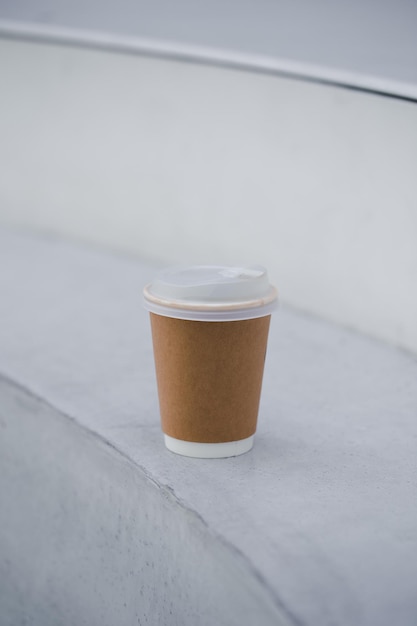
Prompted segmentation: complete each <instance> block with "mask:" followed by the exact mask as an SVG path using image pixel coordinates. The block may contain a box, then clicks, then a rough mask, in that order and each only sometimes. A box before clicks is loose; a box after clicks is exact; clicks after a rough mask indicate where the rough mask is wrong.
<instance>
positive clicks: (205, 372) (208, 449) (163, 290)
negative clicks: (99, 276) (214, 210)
mask: <svg viewBox="0 0 417 626" xmlns="http://www.w3.org/2000/svg"><path fill="white" fill-rule="evenodd" d="M144 298H145V307H146V308H147V309H148V311H149V312H150V319H151V328H152V339H153V347H154V357H155V369H156V377H157V383H158V395H159V406H160V413H161V424H162V430H163V432H164V437H165V445H166V447H167V448H168V449H169V450H171V451H172V452H176V453H177V454H182V455H185V456H192V457H200V458H219V457H228V456H236V455H239V454H243V453H244V452H247V451H248V450H250V449H251V448H252V445H253V439H254V434H255V431H256V424H257V418H258V409H259V400H260V394H261V387H262V377H263V370H264V362H265V355H266V347H267V340H268V331H269V324H270V319H271V313H272V311H273V310H274V309H275V308H276V306H277V291H276V289H275V287H272V286H271V285H270V284H269V282H268V277H267V273H266V270H265V269H264V268H262V267H259V266H255V267H250V268H237V267H223V266H191V267H175V268H171V269H167V270H164V271H163V272H161V273H160V274H159V275H158V276H157V277H156V278H155V280H154V282H153V283H151V284H150V285H148V286H147V287H145V289H144Z"/></svg>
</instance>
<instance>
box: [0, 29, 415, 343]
mask: <svg viewBox="0 0 417 626" xmlns="http://www.w3.org/2000/svg"><path fill="white" fill-rule="evenodd" d="M0 75H1V77H2V97H1V103H0V109H1V115H0V172H1V175H0V222H3V223H11V224H23V225H25V226H28V227H31V228H37V229H39V230H46V231H48V232H56V233H59V234H62V235H64V236H65V237H74V238H76V239H83V240H86V241H92V242H94V243H99V244H101V245H103V244H104V245H106V246H109V247H113V248H115V249H120V250H125V251H129V252H134V253H137V254H143V255H145V256H146V257H148V258H154V259H158V260H162V261H163V260H165V261H166V262H168V263H170V262H172V261H174V262H179V263H181V262H185V263H188V262H189V260H190V259H193V262H197V263H201V262H203V263H204V262H206V263H232V264H235V263H239V264H243V265H245V264H250V263H254V262H260V263H262V264H264V265H266V266H267V267H268V268H269V270H270V274H271V276H272V278H273V279H274V281H275V282H277V284H279V285H281V286H282V287H281V298H282V300H283V301H284V302H287V303H289V304H290V305H293V306H296V307H298V308H300V309H303V310H306V311H309V312H312V313H316V314H318V315H321V316H323V317H326V318H327V319H330V320H332V321H336V322H339V323H342V324H346V325H348V326H350V327H353V328H357V329H359V330H361V331H364V332H366V333H368V334H372V335H374V336H376V337H379V338H382V339H385V340H388V341H390V342H392V343H393V344H395V345H398V346H401V347H404V348H406V349H409V350H413V351H415V352H417V324H416V323H415V320H416V319H417V291H416V289H415V285H416V283H417V246H416V240H417V177H416V172H415V170H416V168H415V164H416V163H417V104H416V103H413V102H405V101H402V100H398V99H394V98H386V97H380V96H377V95H375V94H369V93H362V92H359V91H353V90H347V89H341V88H339V87H335V86H325V85H322V84H317V83H309V82H305V81H301V80H291V79H289V78H288V77H287V78H286V77H284V76H273V75H266V74H259V73H255V72H252V71H238V70H236V69H230V68H229V69H227V68H224V67H223V68H220V67H213V66H208V65H199V64H193V63H187V62H178V61H175V60H172V59H171V60H168V59H161V58H159V59H156V58H151V57H149V56H146V55H142V56H140V55H136V56H135V55H131V54H127V53H123V54H121V53H120V52H118V53H116V52H115V51H112V52H109V51H107V52H105V51H103V50H96V49H85V48H78V47H71V46H64V45H52V44H46V43H45V42H43V43H40V42H37V43H34V42H27V41H18V40H10V39H2V38H1V37H0ZM23 181H24V182H23Z"/></svg>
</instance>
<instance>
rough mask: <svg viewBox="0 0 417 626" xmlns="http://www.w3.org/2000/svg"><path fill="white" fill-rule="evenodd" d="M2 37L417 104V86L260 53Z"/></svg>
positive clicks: (47, 34) (12, 26)
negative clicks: (228, 70)
mask: <svg viewBox="0 0 417 626" xmlns="http://www.w3.org/2000/svg"><path fill="white" fill-rule="evenodd" d="M0 36H1V37H4V38H10V39H17V40H21V41H32V42H39V43H44V44H45V43H51V44H60V45H65V46H76V47H81V48H92V49H97V50H103V51H106V52H116V53H117V52H121V53H124V54H138V55H141V56H145V57H153V58H162V59H169V60H173V61H184V62H188V63H199V64H207V65H212V66H217V67H223V68H231V69H236V70H243V71H249V72H255V73H260V74H271V75H276V76H282V77H284V78H296V79H298V80H303V81H307V82H313V83H321V84H324V85H332V86H336V87H342V88H348V89H357V90H359V91H362V92H365V93H373V94H377V95H381V96H389V97H392V98H398V99H400V100H409V101H411V102H416V101H417V84H416V82H413V81H410V82H405V81H400V80H396V79H395V78H387V77H384V76H383V75H372V74H367V73H363V72H358V71H356V72H355V71H349V70H348V69H343V68H340V67H339V68H337V67H332V66H331V64H330V65H324V64H323V65H318V64H314V63H311V62H308V61H297V60H294V59H290V58H285V57H274V56H267V55H265V54H264V55H262V54H259V53H258V54H257V53H254V52H251V53H248V52H242V51H236V50H228V49H226V48H219V47H209V46H205V45H201V44H191V43H186V42H181V41H169V40H165V39H157V38H147V37H141V36H135V37H133V36H129V35H120V34H115V33H111V32H100V31H95V30H86V29H77V28H65V27H62V26H57V25H49V24H36V23H25V22H17V21H16V22H15V21H8V20H0Z"/></svg>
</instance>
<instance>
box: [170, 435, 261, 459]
mask: <svg viewBox="0 0 417 626" xmlns="http://www.w3.org/2000/svg"><path fill="white" fill-rule="evenodd" d="M164 438H165V445H166V447H167V448H168V450H170V451H171V452H175V454H181V455H182V456H191V457H194V458H198V459H221V458H225V457H228V456H238V455H239V454H245V452H249V450H250V449H251V448H252V446H253V439H254V435H251V436H250V437H247V438H246V439H240V440H239V441H225V442H224V443H196V442H194V441H183V440H182V439H174V437H170V436H169V435H165V434H164Z"/></svg>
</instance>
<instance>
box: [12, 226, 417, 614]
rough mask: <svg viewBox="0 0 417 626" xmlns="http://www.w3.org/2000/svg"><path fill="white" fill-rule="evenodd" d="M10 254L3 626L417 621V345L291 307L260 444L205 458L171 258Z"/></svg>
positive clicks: (276, 343)
mask: <svg viewBox="0 0 417 626" xmlns="http://www.w3.org/2000/svg"><path fill="white" fill-rule="evenodd" d="M0 257H1V258H0V293H1V296H2V299H1V308H0V315H1V325H0V345H1V351H0V372H2V377H1V379H0V447H1V451H0V501H1V503H2V506H1V507H0V555H1V559H0V577H1V580H2V585H1V586H0V604H1V606H2V623H4V624H16V623H24V621H25V620H27V621H28V620H29V621H30V623H31V624H39V626H40V625H42V626H45V625H48V624H51V625H52V624H57V623H59V624H63V625H67V624H68V626H69V625H72V624H74V623H77V624H84V623H85V624H92V623H100V624H109V625H110V624H115V623H116V622H117V624H121V625H123V624H129V625H130V624H132V623H139V624H146V623H148V624H167V625H168V624H169V625H170V626H171V625H173V624H174V625H175V624H178V625H180V624H181V625H188V624H189V625H190V626H191V625H194V624H197V623H198V624H207V625H211V624H221V625H223V624H228V625H229V624H236V625H237V624H239V625H242V624H243V625H245V626H246V625H247V626H249V625H252V624H255V623H256V624H260V625H261V624H262V625H263V624H265V625H267V624H289V625H291V624H295V625H301V624H303V625H305V626H307V625H311V626H315V625H316V624H336V625H346V626H348V625H350V624H353V623H354V624H357V625H358V626H359V625H362V626H374V624H379V625H380V626H385V625H386V626H388V625H389V626H391V625H392V624H393V623H395V624H396V625H397V626H413V625H414V624H415V617H416V614H417V602H416V598H417V594H416V580H417V532H416V529H417V503H416V499H415V493H416V486H417V485H416V469H417V467H416V465H417V462H416V455H415V440H416V436H417V423H416V419H415V418H416V407H417V362H416V358H415V357H412V356H410V355H408V354H406V353H404V352H401V351H398V350H395V349H393V348H390V347H388V346H386V345H384V344H381V343H378V342H375V341H372V340H370V339H367V338H366V337H364V336H360V335H356V334H354V333H352V332H349V331H347V330H343V329H341V328H338V327H336V326H332V325H330V324H326V323H324V322H322V321H320V320H317V319H314V318H309V317H305V316H302V315H299V314H296V313H294V312H291V311H289V310H286V309H281V311H280V312H279V314H278V315H277V316H276V317H275V319H274V323H273V325H272V329H271V337H270V344H269V352H268V358H267V365H266V376H265V382H264V390H263V400H262V405H261V413H260V421H259V428H258V433H257V436H256V442H255V446H254V448H253V450H252V451H251V452H250V453H248V454H246V455H243V456H242V457H236V458H231V459H224V460H195V459H187V458H185V457H184V458H183V457H179V456H177V455H174V454H171V453H170V452H169V451H167V450H166V449H165V447H164V443H163V437H162V434H161V433H160V430H159V420H158V407H157V401H156V389H155V382H154V374H153V363H152V351H151V342H150V336H149V329H148V320H147V316H146V314H145V312H144V311H143V310H142V308H141V293H140V291H141V286H142V285H143V284H145V283H146V282H148V280H149V278H150V277H151V275H152V274H153V272H154V267H153V266H151V265H148V264H144V263H142V264H141V263H139V262H137V261H135V260H132V259H127V258H124V257H121V256H120V257H119V256H115V255H110V254H104V253H99V252H95V251H91V250H88V249H85V248H82V247H77V246H74V245H69V244H66V243H64V242H62V241H59V240H56V239H47V238H44V239H42V238H36V237H33V236H29V235H24V234H19V233H17V232H15V233H13V232H7V231H3V232H1V233H0Z"/></svg>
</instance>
